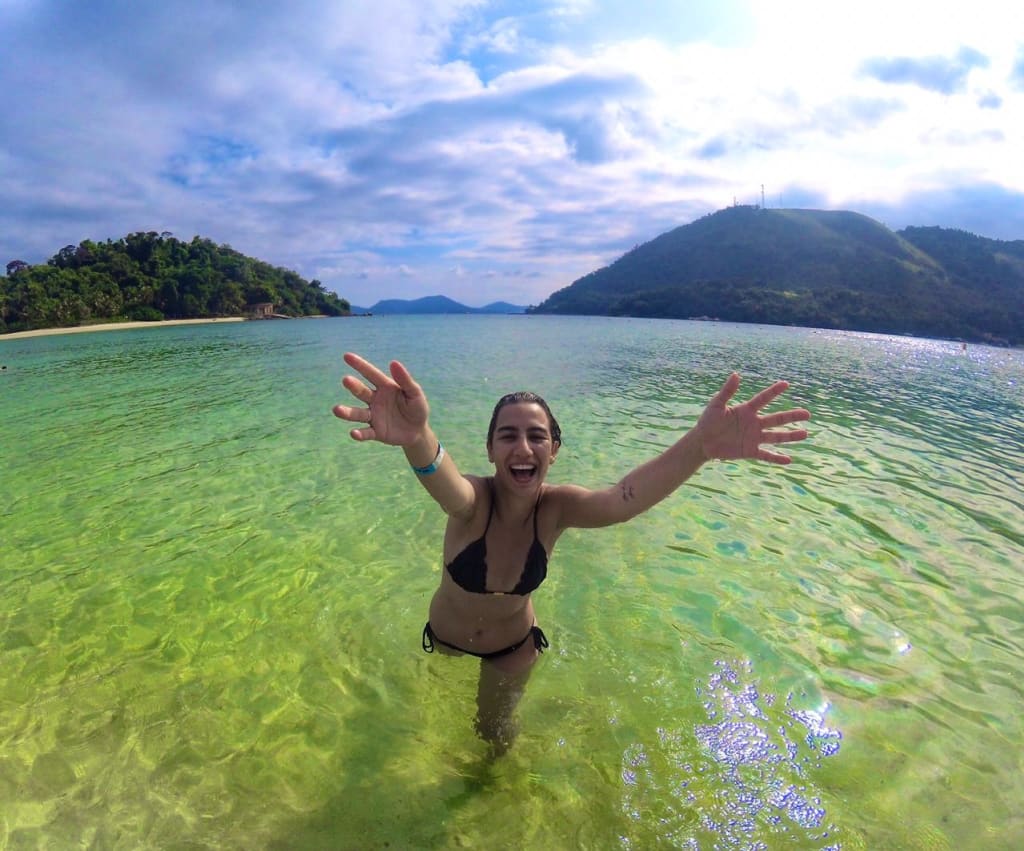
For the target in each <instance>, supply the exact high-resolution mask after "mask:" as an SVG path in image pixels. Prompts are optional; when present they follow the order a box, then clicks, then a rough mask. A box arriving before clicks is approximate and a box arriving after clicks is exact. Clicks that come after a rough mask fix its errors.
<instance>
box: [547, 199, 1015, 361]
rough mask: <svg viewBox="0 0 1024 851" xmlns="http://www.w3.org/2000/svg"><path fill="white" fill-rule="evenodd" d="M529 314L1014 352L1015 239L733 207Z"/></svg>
mask: <svg viewBox="0 0 1024 851" xmlns="http://www.w3.org/2000/svg"><path fill="white" fill-rule="evenodd" d="M529 312H530V313H560V314H591V315H601V316H643V317H664V318H674V319H720V320H726V321H732V322H752V323H765V324H773V325H799V326H806V327H817V328H837V329H844V330H853V331H873V332H881V333H888V334H912V335H914V336H923V337H942V338H947V339H957V340H965V341H978V342H985V343H992V344H996V345H1013V346H1019V345H1022V344H1024V240H1015V241H1012V242H1007V241H1001V240H995V239H987V238H985V237H980V236H975V235H974V234H971V233H967V232H966V231H962V230H953V229H946V228H940V227H908V228H904V229H903V230H901V231H897V232H893V231H891V230H889V229H888V228H887V227H885V225H883V224H881V223H880V222H877V221H875V220H873V219H870V218H868V217H867V216H864V215H861V214H859V213H854V212H848V211H823V210H786V209H762V208H759V207H756V206H737V207H730V208H727V209H724V210H720V211H718V212H716V213H712V214H710V215H708V216H704V217H703V218H701V219H698V220H697V221H695V222H693V223H691V224H688V225H684V226H683V227H679V228H676V229H675V230H672V231H669V232H668V233H664V234H662V235H661V236H658V237H657V238H655V239H653V240H651V241H650V242H647V243H644V244H643V245H638V246H636V247H635V248H633V249H632V250H631V251H629V252H627V253H626V254H624V255H623V256H622V257H620V258H619V259H618V260H616V261H615V262H614V263H612V264H611V265H610V266H607V267H605V268H603V269H599V270H597V271H595V272H591V273H590V274H589V275H586V276H584V277H582V278H580V279H579V280H577V281H575V282H574V283H573V284H571V285H570V286H568V287H566V288H565V289H562V290H559V291H558V292H556V293H554V294H552V295H551V296H550V297H549V298H547V299H546V300H545V301H544V302H542V303H541V304H540V305H538V306H536V307H534V308H530V309H529Z"/></svg>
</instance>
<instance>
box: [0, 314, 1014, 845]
mask: <svg viewBox="0 0 1024 851" xmlns="http://www.w3.org/2000/svg"><path fill="white" fill-rule="evenodd" d="M0 347H2V348H3V352H2V354H3V358H2V360H3V362H4V364H5V365H7V367H8V369H7V370H6V371H5V372H4V373H3V375H2V376H0V405H2V411H3V416H2V417H0V447H2V448H0V459H2V466H0V475H2V481H3V488H2V490H0V542H2V547H3V558H2V560H0V564H2V567H0V583H2V587H0V847H9V848H20V847H70V846H80V845H85V846H91V847H104V848H106V847H111V848H140V847H151V848H164V847H194V846H199V847H270V848H273V847H278V848H291V847H302V848H316V847H322V848H353V849H354V848H360V849H364V848H371V849H373V848H386V847H390V848H396V847H401V848H449V847H508V848H518V847H549V848H563V847H593V848H603V847H608V848H635V849H643V848H651V847H680V848H691V847H694V848H696V847H699V848H714V847H720V848H734V847H735V848H741V847H756V845H757V843H764V844H765V846H766V847H769V848H775V847H799V848H836V847H842V848H865V849H874V848H929V849H933V848H964V849H966V848H992V847H1015V846H1016V845H1019V844H1021V842H1022V841H1024V823H1022V821H1021V820H1020V816H1019V815H1018V813H1017V809H1018V807H1017V804H1018V802H1019V801H1020V800H1021V798H1022V793H1024V788H1022V781H1021V774H1020V765H1019V754H1020V752H1021V748H1022V745H1024V728H1022V726H1021V722H1020V720H1019V712H1018V707H1019V706H1020V704H1021V696H1022V695H1021V685H1020V682H1021V673H1022V667H1024V664H1022V663H1021V661H1020V660H1021V658H1022V649H1024V631H1022V629H1021V626H1020V617H1019V612H1020V603H1019V601H1020V599H1021V591H1022V587H1021V586H1022V580H1021V577H1020V574H1019V563H1020V552H1021V547H1022V544H1024V506H1022V500H1021V496H1020V493H1021V484H1022V481H1024V471H1022V463H1021V458H1022V457H1024V451H1022V449H1024V447H1022V444H1021V437H1020V435H1021V434H1024V391H1022V386H1024V385H1022V381H1024V355H1022V354H1021V352H1018V351H1008V350H1002V349H987V348H984V347H977V346H972V347H971V348H970V349H969V350H968V351H967V352H966V353H963V352H961V351H960V350H959V347H958V346H957V345H955V344H952V343H941V342H935V341H925V340H914V339H910V338H890V337H880V336H867V335H856V334H843V333H837V332H815V331H810V330H800V329H780V328H764V327H756V326H734V325H727V324H724V323H688V322H658V321H643V320H606V319H584V318H575V319H564V318H547V317H417V318H411V317H410V318H401V317H394V318H390V317H389V318H386V319H384V318H378V319H374V320H372V321H369V320H368V321H365V322H358V323H352V322H330V323H238V324H233V325H230V326H227V325H220V326H218V325H205V326H195V327H176V328H153V329H144V330H140V331H119V332H118V333H116V334H105V333H96V334H82V335H72V336H65V337H49V338H37V339H25V340H10V341H6V342H2V341H0ZM349 349H352V350H356V351H360V352H361V353H363V354H365V355H367V356H368V357H370V358H371V359H374V360H377V361H385V360H386V359H387V358H390V357H398V358H400V359H402V360H404V361H405V362H406V363H407V364H408V365H409V366H410V367H411V368H412V369H413V370H414V374H415V375H416V376H417V378H418V379H419V380H420V381H421V382H422V383H423V384H424V386H425V387H426V388H427V391H428V393H429V394H430V398H431V402H432V407H433V415H432V420H433V421H434V423H435V428H436V430H437V431H438V433H439V434H441V435H443V439H444V442H445V446H446V448H447V449H448V450H449V451H450V452H451V453H452V454H453V455H454V457H455V458H456V459H457V461H458V462H459V464H460V465H461V466H462V468H463V469H465V470H467V471H475V472H483V471H484V470H485V469H486V466H485V465H486V455H485V452H484V449H483V437H484V435H483V431H484V428H485V427H486V422H487V416H488V415H489V412H490V407H491V405H492V404H493V402H494V399H495V398H496V397H497V396H499V395H500V394H501V393H503V392H505V391H507V390H510V389H520V388H522V387H529V388H531V389H534V390H536V391H537V392H539V393H541V394H542V395H544V396H545V397H546V398H548V400H549V401H550V402H551V404H552V406H553V407H554V409H555V412H556V414H557V415H558V417H559V420H560V421H561V423H562V426H563V430H564V432H565V446H564V448H563V451H562V452H561V453H560V456H559V462H558V465H556V467H555V468H554V470H553V475H554V476H555V478H556V479H557V480H558V481H578V482H580V483H583V484H592V485H601V484H605V483H608V482H611V481H614V480H616V479H617V478H618V477H619V475H621V473H622V472H624V471H625V470H626V469H628V467H629V466H631V465H632V464H634V463H635V462H637V461H638V460H640V459H641V458H644V457H646V456H648V455H650V454H652V453H653V452H655V451H657V450H658V449H659V448H661V447H663V446H665V445H666V444H667V443H668V442H670V441H671V440H672V439H673V436H674V435H676V434H678V433H679V431H680V429H682V428H685V427H686V426H687V425H688V424H689V423H691V422H692V421H693V418H694V417H695V416H696V415H697V414H698V413H699V411H700V409H701V407H702V405H703V402H704V401H705V400H706V398H707V397H708V396H709V395H710V393H711V392H713V390H714V389H715V388H716V387H717V385H718V383H719V382H720V380H721V379H722V377H724V375H725V374H726V373H727V372H728V371H729V370H730V369H732V368H736V369H738V370H739V371H740V372H741V373H742V374H743V375H744V379H745V384H744V386H745V387H746V388H748V389H749V388H752V387H754V386H756V385H758V384H760V383H763V382H765V381H768V380H771V379H774V378H777V377H785V378H787V379H789V380H790V381H791V382H792V384H793V387H792V389H791V391H790V393H789V394H788V401H789V402H792V403H793V404H799V405H804V406H807V407H809V408H810V409H811V410H812V411H813V413H814V419H813V420H812V423H811V431H812V434H811V438H810V440H809V441H807V442H806V443H805V444H803V445H801V446H798V447H794V456H795V458H796V460H795V462H794V464H793V465H792V466H790V467H788V468H785V469H779V468H768V467H762V466H757V465H738V464H716V465H712V466H709V467H707V468H705V469H704V470H703V471H702V472H701V473H700V474H699V476H698V477H697V478H696V479H695V480H694V481H693V482H692V483H691V484H689V485H688V486H686V487H685V488H684V489H683V490H682V491H680V492H679V493H678V494H676V495H675V496H674V497H673V498H671V499H670V500H669V501H668V502H666V503H664V504H663V505H661V506H659V507H658V508H656V509H655V510H654V511H652V512H650V513H649V514H647V515H645V516H644V517H642V518H640V519H639V520H637V521H635V522H634V523H632V524H629V525H627V526H622V527H617V528H613V529H607V530H602V531H597V532H576V533H569V534H567V535H565V536H563V539H562V540H561V541H560V543H559V546H558V549H557V550H556V552H555V554H554V556H553V558H552V563H551V571H550V574H549V579H548V581H547V582H546V583H545V585H544V586H543V587H542V588H541V589H540V591H539V592H538V593H537V594H536V595H535V603H536V607H537V611H538V617H539V619H540V623H541V625H542V626H543V627H544V629H545V631H546V633H547V634H548V637H549V638H550V639H551V642H552V647H551V649H550V650H549V651H548V652H547V653H546V654H545V655H544V657H543V658H542V660H541V662H540V663H539V665H538V667H537V669H536V670H535V672H534V674H533V677H532V678H531V681H530V684H529V688H528V690H527V693H526V696H525V698H524V700H523V702H522V704H521V708H520V713H519V714H520V722H521V727H522V732H521V735H520V737H519V739H518V741H517V742H516V744H515V747H514V748H513V750H512V751H511V753H510V754H508V755H507V756H505V757H503V758H501V759H499V760H497V761H490V760H488V758H487V749H486V747H485V745H484V744H483V743H482V742H480V741H479V740H478V739H477V738H476V737H475V735H474V733H473V719H472V708H473V706H474V697H475V689H476V668H475V663H474V662H472V661H470V660H467V659H450V658H444V657H437V656H427V655H426V654H424V653H422V651H421V650H420V649H419V632H420V630H421V629H422V626H423V622H424V620H425V617H426V607H427V603H428V601H429V598H430V594H431V593H432V591H433V589H434V587H435V585H436V583H437V580H438V571H439V570H440V567H441V566H440V541H441V534H442V530H443V517H441V516H440V512H439V511H437V510H436V508H434V507H433V505H432V504H431V503H430V502H429V500H428V499H427V498H426V497H425V496H424V495H423V494H422V492H421V491H420V490H419V487H418V485H417V483H416V481H415V480H414V477H413V476H411V475H410V474H409V472H408V470H407V468H406V465H405V464H404V463H403V461H402V459H401V458H400V457H397V456H398V453H395V452H393V451H388V450H387V449H385V448H383V447H378V446H366V445H359V444H355V443H353V442H351V441H350V440H349V439H348V438H347V437H346V436H345V432H346V428H345V426H344V424H341V423H339V422H338V421H337V420H335V419H334V418H333V417H331V416H330V413H329V409H330V406H331V405H332V404H333V403H334V402H335V401H338V400H339V399H340V398H341V393H342V391H341V389H340V384H339V380H340V377H341V375H342V374H343V364H342V363H341V354H342V352H344V351H346V350H349Z"/></svg>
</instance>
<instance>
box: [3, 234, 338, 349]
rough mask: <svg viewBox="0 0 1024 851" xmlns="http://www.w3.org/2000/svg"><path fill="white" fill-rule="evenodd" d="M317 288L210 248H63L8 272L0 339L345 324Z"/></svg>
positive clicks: (155, 237)
mask: <svg viewBox="0 0 1024 851" xmlns="http://www.w3.org/2000/svg"><path fill="white" fill-rule="evenodd" d="M349 312H350V310H349V303H348V302H347V301H346V300H345V299H343V298H339V297H338V296H337V295H335V294H334V293H330V292H327V291H326V290H325V289H324V287H323V285H322V284H321V283H320V282H319V281H317V280H313V281H306V280H305V279H303V278H301V277H300V276H299V275H297V274H296V273H295V272H291V271H289V270H287V269H280V268H278V267H276V266H271V265H270V264H269V263H264V262H263V261H262V260H255V259H253V258H251V257H246V256H245V255H244V254H240V253H239V252H237V251H235V250H233V249H232V248H231V247H230V246H227V245H216V244H214V243H213V242H211V241H210V240H208V239H202V238H200V237H198V236H197V237H195V238H193V239H192V240H191V241H190V242H184V241H182V240H179V239H176V238H175V237H174V236H172V235H171V234H169V233H167V232H164V233H159V234H158V233H156V232H154V231H149V232H146V233H142V232H139V233H132V234H129V235H128V236H126V237H124V238H123V239H119V240H117V241H113V240H107V241H106V242H93V241H91V240H85V241H84V242H82V243H80V244H79V245H68V246H65V247H64V248H62V249H61V250H60V251H58V252H57V253H56V254H55V255H54V256H53V257H51V258H50V259H49V260H48V261H47V262H46V263H45V264H39V265H35V266H32V265H29V264H28V263H25V262H23V261H21V260H12V261H11V262H10V263H8V264H7V277H6V278H5V279H0V334H2V333H7V332H15V331H32V330H36V329H42V328H70V327H76V326H81V325H91V324H97V323H107V322H119V321H120V322H131V321H136V322H138V321H145V322H156V321H161V320H167V319H175V320H182V319H209V318H227V317H242V316H249V317H254V318H275V317H299V316H345V315H348V313H349Z"/></svg>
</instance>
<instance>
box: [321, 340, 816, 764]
mask: <svg viewBox="0 0 1024 851" xmlns="http://www.w3.org/2000/svg"><path fill="white" fill-rule="evenodd" d="M345 362H346V363H347V364H348V365H349V366H350V367H352V368H353V369H354V370H356V371H357V372H358V373H359V374H360V375H362V376H363V378H364V379H365V380H366V382H368V384H366V383H364V382H362V381H360V380H359V379H358V378H356V377H355V376H351V375H347V376H345V378H344V379H343V381H342V383H343V385H344V386H345V388H346V389H347V390H348V391H349V392H350V393H351V394H352V395H353V396H354V397H355V398H356V399H357V400H358V401H359V402H361V403H362V406H355V407H353V406H348V405H336V406H335V407H334V414H335V416H337V417H340V418H341V419H344V420H348V421H349V422H353V423H357V424H359V426H360V427H359V428H354V429H352V431H351V435H352V437H353V438H355V439H356V440H360V441H362V440H377V441H380V442H381V443H386V444H388V445H391V446H401V447H402V449H403V450H404V452H405V456H406V458H407V459H408V461H409V463H410V465H411V466H412V469H413V471H414V473H415V474H416V476H417V478H418V479H419V481H420V483H421V484H422V485H423V487H424V488H426V490H427V492H428V493H429V494H430V495H431V496H432V497H433V498H434V500H435V501H436V502H437V503H438V505H440V506H441V508H443V509H444V511H445V512H446V513H447V514H448V524H447V528H446V530H445V536H444V564H445V570H443V571H442V572H441V585H440V587H439V588H438V589H437V591H436V592H435V594H434V597H433V599H432V600H431V603H430V619H429V620H428V621H427V624H426V626H425V627H424V629H423V649H424V650H426V651H428V652H433V651H434V650H437V651H438V652H440V653H445V654H451V655H462V654H470V655H472V656H477V657H479V658H480V660H481V665H480V686H479V690H478V694H477V707H478V715H477V731H478V732H479V733H480V735H481V736H482V737H483V738H484V739H485V740H487V741H489V742H491V743H492V744H493V745H494V746H495V747H496V748H497V749H498V750H503V749H504V748H506V747H507V746H508V745H509V744H510V742H511V740H512V738H513V737H514V730H513V729H512V726H511V718H512V710H513V709H514V708H515V705H516V704H517V703H518V700H519V697H520V696H521V695H522V690H523V686H524V685H525V682H526V678H527V676H528V675H529V671H530V668H531V666H532V665H533V663H534V662H535V661H536V660H537V657H538V656H539V655H540V653H541V652H542V651H543V650H544V648H546V647H547V646H548V644H547V639H546V637H545V636H544V633H543V632H542V631H541V629H540V627H539V626H538V625H537V621H536V618H535V617H534V612H533V603H532V601H531V599H530V595H531V593H532V592H533V591H535V590H536V589H537V587H538V586H539V585H540V584H541V582H543V581H544V577H545V575H546V574H547V563H548V558H549V556H550V554H551V551H552V550H553V549H554V546H555V542H556V541H557V540H558V537H559V536H560V535H561V534H562V532H564V531H565V530H566V529H569V528H573V527H576V528H594V527H599V526H609V525H611V524H613V523H622V522H625V521H626V520H630V519H632V518H633V517H636V516H637V515H638V514H640V513H641V512H644V511H646V510H647V509H648V508H650V507H651V506H653V505H655V504H656V503H658V502H660V501H661V500H663V499H664V498H665V497H666V496H668V495H669V494H670V493H672V492H673V491H674V490H675V489H676V488H678V487H679V486H680V485H681V484H682V483H683V482H685V481H686V480H687V479H688V478H690V476H692V475H693V474H694V473H695V472H696V471H697V470H698V469H700V467H701V465H703V464H704V463H705V462H706V461H709V460H711V459H713V458H718V459H737V458H756V459H759V460H761V461H768V462H770V463H775V464H788V463H789V462H790V459H789V457H787V456H785V455H781V454H779V453H777V452H772V451H770V450H768V449H764V448H762V444H775V443H789V442H792V441H797V440H803V439H804V438H805V437H807V432H806V430H804V429H798V430H789V431H775V430H774V429H775V428H776V427H778V426H783V425H787V424H789V423H794V422H798V421H800V420H806V419H809V418H810V414H809V413H808V412H807V411H805V410H803V409H800V408H798V409H793V410H789V411H782V412H779V413H774V414H766V415H762V414H760V413H759V411H760V410H761V409H762V408H763V407H765V406H766V405H768V404H769V403H770V402H772V401H773V400H774V399H775V398H776V397H778V396H779V395H780V394H781V393H782V392H783V391H784V390H786V388H787V387H788V386H789V385H788V384H786V382H784V381H779V382H776V383H775V384H773V385H771V386H770V387H768V388H766V389H765V390H762V391H761V392H760V393H758V394H757V395H755V396H754V397H753V398H751V399H750V400H748V401H747V402H744V403H743V404H740V405H736V406H733V407H729V406H728V403H729V401H730V400H731V399H732V397H733V395H734V394H735V393H736V390H737V389H738V388H739V384H740V377H739V375H737V374H736V373H733V374H732V375H730V376H729V378H728V379H727V380H726V382H725V384H724V385H723V386H722V388H721V390H719V391H718V393H716V394H715V396H714V397H713V398H712V399H711V401H710V402H709V403H708V406H707V408H706V409H705V410H704V412H703V414H701V416H700V418H699V419H698V421H697V424H696V425H695V426H694V427H693V428H692V429H691V430H690V431H688V432H687V433H686V434H684V435H683V436H682V437H681V438H680V439H679V440H678V441H677V442H676V443H675V444H673V445H672V446H670V447H669V448H668V449H666V450H665V451H664V452H662V453H661V454H660V455H659V456H657V457H656V458H653V459H651V460H649V461H647V462H646V463H645V464H642V465H641V466H639V467H637V468H636V469H635V470H633V471H632V472H630V473H628V474H627V475H626V476H625V477H624V478H623V479H622V480H621V481H619V483H618V484H616V485H613V486H612V487H608V488H604V489H602V490H590V489H588V488H584V487H580V486H578V485H552V484H547V482H546V481H545V480H546V478H547V473H548V469H549V468H550V467H551V465H552V464H553V463H554V462H555V459H556V458H557V456H558V449H559V447H560V446H561V431H560V429H559V427H558V422H557V421H556V420H555V418H554V416H553V415H552V414H551V411H550V409H549V408H548V406H547V403H546V402H544V400H543V399H541V398H540V397H539V396H536V395H534V394H532V393H513V394H510V395H508V396H504V397H502V398H501V399H500V400H499V401H498V404H497V406H496V407H495V409H494V413H493V415H492V417H491V422H490V426H489V427H488V430H487V457H488V460H489V461H490V462H491V463H492V464H493V465H494V475H493V476H490V477H481V476H469V475H462V474H461V473H460V472H459V470H458V468H457V467H456V465H455V462H454V461H453V460H452V458H451V456H450V455H449V454H448V453H447V452H445V450H444V447H443V446H442V445H441V442H440V441H439V440H438V439H437V437H436V436H435V434H434V432H433V431H432V430H431V428H430V424H429V422H428V415H429V406H428V404H427V397H426V395H425V394H424V392H423V390H422V388H421V387H420V386H419V385H418V384H417V383H416V382H415V381H414V380H413V377H412V375H411V374H410V373H409V371H408V370H407V369H406V368H405V367H404V366H402V364H400V363H399V362H398V361H392V362H391V365H390V373H391V374H390V375H387V374H385V373H384V372H382V371H381V370H380V369H378V368H377V367H376V366H374V365H373V364H372V363H370V362H369V361H366V360H364V359H363V358H361V357H359V356H358V355H355V354H351V353H349V354H346V355H345Z"/></svg>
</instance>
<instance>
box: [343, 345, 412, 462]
mask: <svg viewBox="0 0 1024 851" xmlns="http://www.w3.org/2000/svg"><path fill="white" fill-rule="evenodd" d="M345 363H347V364H348V365H349V366H350V367H352V369H354V370H356V372H358V373H359V374H360V375H362V376H363V378H365V379H366V381H367V382H369V384H370V385H371V387H368V386H367V385H366V384H364V383H363V382H362V381H360V380H359V379H358V378H356V377H355V376H354V375H346V376H345V377H344V378H343V379H342V381H341V383H342V385H343V386H344V387H345V389H346V390H348V392H349V393H351V394H352V395H353V396H355V397H356V399H358V400H359V401H360V402H362V403H363V404H364V405H366V407H365V408H363V407H352V406H349V405H335V406H334V408H333V409H332V410H333V411H334V416H336V417H339V418H340V419H343V420H348V421H349V422H352V423H360V424H362V428H354V429H352V430H351V431H350V432H349V434H351V435H352V437H353V438H354V439H355V440H379V441H380V442H381V443H387V444H388V445H390V446H411V445H412V444H414V443H416V441H417V440H418V439H420V438H421V437H422V436H423V434H424V432H425V431H426V429H427V417H428V415H429V414H430V406H429V405H428V404H427V396H426V394H425V393H424V392H423V388H421V387H420V386H419V385H418V384H417V383H416V382H415V381H414V380H413V377H412V375H410V374H409V370H407V369H406V368H405V367H404V366H402V364H400V363H399V362H398V361H396V360H394V361H391V365H390V369H391V375H390V376H388V375H385V374H384V373H383V372H382V371H381V370H379V369H378V368H377V367H375V366H374V365H373V364H372V363H370V362H369V361H368V360H364V359H363V358H361V357H359V355H356V354H352V353H351V352H348V353H346V354H345Z"/></svg>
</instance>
